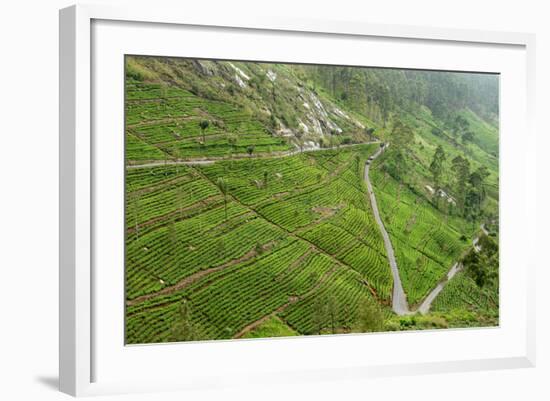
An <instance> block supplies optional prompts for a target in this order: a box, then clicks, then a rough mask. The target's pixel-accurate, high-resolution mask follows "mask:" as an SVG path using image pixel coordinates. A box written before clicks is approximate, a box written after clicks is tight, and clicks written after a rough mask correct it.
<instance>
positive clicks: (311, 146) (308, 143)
mask: <svg viewBox="0 0 550 401" xmlns="http://www.w3.org/2000/svg"><path fill="white" fill-rule="evenodd" d="M304 149H320V146H319V144H318V143H317V142H313V141H305V142H304Z"/></svg>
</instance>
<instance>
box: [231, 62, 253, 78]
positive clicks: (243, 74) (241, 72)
mask: <svg viewBox="0 0 550 401" xmlns="http://www.w3.org/2000/svg"><path fill="white" fill-rule="evenodd" d="M229 65H230V66H231V67H232V68H233V69H234V70H235V71H237V74H239V75H240V76H241V77H242V78H244V79H246V80H247V81H248V80H249V79H250V77H249V76H248V75H246V74H245V73H244V71H243V70H241V69H240V68H239V67H237V66H236V65H235V64H233V63H229Z"/></svg>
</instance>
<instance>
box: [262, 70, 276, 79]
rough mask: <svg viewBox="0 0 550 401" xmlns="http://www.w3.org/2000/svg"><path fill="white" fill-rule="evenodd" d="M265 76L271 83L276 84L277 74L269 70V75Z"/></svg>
mask: <svg viewBox="0 0 550 401" xmlns="http://www.w3.org/2000/svg"><path fill="white" fill-rule="evenodd" d="M265 75H267V77H268V78H269V80H270V81H271V82H275V80H276V79H277V74H276V73H274V72H273V71H271V70H267V73H266V74H265Z"/></svg>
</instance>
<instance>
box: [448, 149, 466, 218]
mask: <svg viewBox="0 0 550 401" xmlns="http://www.w3.org/2000/svg"><path fill="white" fill-rule="evenodd" d="M451 169H452V171H453V175H454V190H455V197H456V199H457V206H458V208H459V210H461V211H462V213H463V214H464V212H465V210H464V206H465V201H466V189H467V185H468V179H469V178H470V162H469V161H468V159H466V158H464V157H462V156H460V155H459V156H456V157H455V158H454V159H453V160H452V167H451Z"/></svg>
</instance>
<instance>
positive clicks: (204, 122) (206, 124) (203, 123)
mask: <svg viewBox="0 0 550 401" xmlns="http://www.w3.org/2000/svg"><path fill="white" fill-rule="evenodd" d="M209 126H210V121H208V120H201V122H200V123H199V127H200V128H201V133H202V143H203V144H204V143H206V136H205V132H206V129H207V128H208V127H209Z"/></svg>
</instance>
